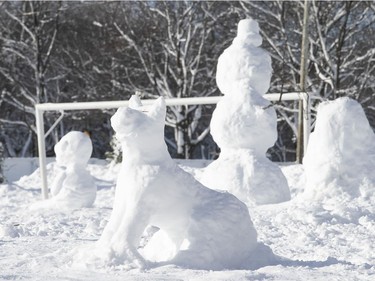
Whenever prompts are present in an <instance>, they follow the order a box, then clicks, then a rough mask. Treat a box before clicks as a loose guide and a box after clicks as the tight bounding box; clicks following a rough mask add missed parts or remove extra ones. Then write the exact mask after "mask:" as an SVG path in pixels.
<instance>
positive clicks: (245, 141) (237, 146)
mask: <svg viewBox="0 0 375 281" xmlns="http://www.w3.org/2000/svg"><path fill="white" fill-rule="evenodd" d="M261 43H262V38H261V36H260V35H259V26H258V23H257V22H256V21H254V20H252V19H245V20H241V21H240V22H239V24H238V30H237V37H236V38H235V39H234V40H233V42H232V45H231V46H229V48H227V49H226V50H225V51H224V52H223V54H222V55H221V56H220V57H219V60H218V65H217V73H216V83H217V85H218V87H219V89H220V91H221V92H222V93H223V94H224V97H223V98H222V99H221V100H220V101H219V103H218V104H217V107H216V109H215V111H214V113H213V115H212V120H211V134H212V136H213V139H214V140H215V142H216V143H217V144H218V146H219V147H220V148H221V154H220V156H219V158H218V159H217V160H216V161H214V162H212V163H211V164H210V165H209V166H208V167H207V168H205V169H204V172H203V175H202V178H201V181H202V183H203V184H204V185H206V186H208V187H211V188H215V189H222V190H227V191H229V192H231V193H233V194H234V195H235V196H237V197H238V198H239V199H240V200H242V201H243V202H245V203H246V204H247V205H248V206H253V205H260V204H272V203H279V202H283V201H287V200H289V199H290V191H289V187H288V184H287V181H286V178H285V176H284V175H283V173H282V172H281V170H280V168H279V167H278V166H277V165H276V164H274V163H273V162H271V161H270V160H269V159H268V158H267V157H266V152H267V149H268V148H270V147H272V146H273V145H274V143H275V142H276V140H277V120H276V112H275V110H274V108H273V107H270V106H269V105H270V102H269V101H268V100H266V99H265V98H264V97H263V95H264V94H265V93H266V91H267V89H268V88H269V86H270V80H271V74H272V67H271V58H270V56H269V55H268V53H267V52H265V51H264V50H263V49H261V48H259V46H260V45H261Z"/></svg>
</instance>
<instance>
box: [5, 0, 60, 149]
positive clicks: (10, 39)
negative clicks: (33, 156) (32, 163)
mask: <svg viewBox="0 0 375 281" xmlns="http://www.w3.org/2000/svg"><path fill="white" fill-rule="evenodd" d="M60 7H61V4H60V3H59V2H42V1H24V2H5V3H3V5H2V9H1V23H0V29H1V33H0V42H1V43H0V44H1V50H0V57H1V61H2V63H1V65H0V76H1V79H3V80H4V81H3V83H2V84H3V85H2V92H1V96H2V101H3V104H2V106H4V108H6V109H5V110H4V111H2V112H3V114H2V115H3V116H1V119H0V120H1V122H2V123H5V124H6V125H7V127H9V128H13V130H11V129H10V131H9V133H8V135H7V136H4V138H5V140H6V141H5V143H6V146H7V151H8V153H9V154H10V156H16V155H17V156H27V155H29V153H30V146H31V144H32V138H33V137H34V134H35V125H34V114H35V112H34V105H35V104H36V103H39V102H48V101H53V100H54V95H53V94H52V93H51V91H50V87H53V85H54V83H55V81H56V79H58V74H57V73H55V72H54V71H53V69H52V68H51V67H50V66H51V64H52V63H53V62H51V56H52V53H53V50H54V48H55V43H56V36H57V33H58V28H59V13H60ZM20 126H21V127H22V129H21V130H19V128H20ZM20 131H21V132H20ZM19 133H21V134H26V135H27V137H26V138H24V137H22V138H21V139H22V140H23V143H22V146H21V149H20V148H19V147H13V146H14V143H13V141H7V139H9V138H12V139H14V136H10V134H19ZM3 134H4V133H3ZM16 150H18V151H16Z"/></svg>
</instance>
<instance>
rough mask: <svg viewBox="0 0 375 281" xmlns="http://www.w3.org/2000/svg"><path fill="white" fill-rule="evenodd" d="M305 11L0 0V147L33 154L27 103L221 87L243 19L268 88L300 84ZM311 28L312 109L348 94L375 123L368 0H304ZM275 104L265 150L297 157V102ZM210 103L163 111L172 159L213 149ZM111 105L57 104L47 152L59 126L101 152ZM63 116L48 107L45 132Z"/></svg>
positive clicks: (275, 4)
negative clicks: (256, 35)
mask: <svg viewBox="0 0 375 281" xmlns="http://www.w3.org/2000/svg"><path fill="white" fill-rule="evenodd" d="M303 8H304V3H303V1H149V2H147V1H53V2H52V1H0V95H1V99H0V153H3V156H4V157H33V156H37V143H36V127H35V109H34V105H35V104H36V103H45V102H52V103H58V102H83V101H105V100H126V99H128V98H129V97H130V96H131V95H132V94H134V93H139V94H140V95H141V96H142V98H155V97H157V96H165V97H177V98H178V97H194V96H213V95H220V92H219V91H218V89H217V87H216V83H215V72H216V63H217V59H218V57H219V55H220V54H221V53H222V52H223V50H224V49H225V48H227V47H228V46H229V45H230V44H231V41H232V40H233V38H234V37H235V35H236V27H237V23H238V21H239V20H240V19H243V18H247V17H252V18H254V19H255V20H257V21H258V22H259V25H260V28H261V30H262V37H263V48H264V49H266V50H267V51H268V52H269V53H270V54H271V56H272V61H273V69H274V73H273V77H272V85H271V88H270V89H269V92H274V93H275V92H276V93H279V92H288V91H299V90H300V89H299V86H298V85H299V69H300V58H301V41H302V22H303ZM308 34H309V37H308V41H309V52H308V66H307V67H308V72H307V91H308V93H309V94H310V96H311V97H314V100H313V101H314V103H313V113H314V112H315V111H314V107H315V106H316V104H317V103H319V101H321V100H326V99H335V98H337V97H341V96H349V97H351V98H353V99H355V100H357V101H359V102H360V103H361V104H362V106H363V107H364V109H365V111H366V114H367V117H368V119H369V121H370V124H371V126H372V127H373V128H374V127H375V48H374V42H375V2H374V1H336V2H335V1H309V30H308ZM274 106H275V108H276V110H277V112H278V117H279V123H278V124H279V125H278V127H279V128H278V129H279V139H278V141H277V143H276V145H275V147H274V148H272V149H270V151H269V153H270V157H271V158H272V159H273V160H275V161H288V160H294V159H295V150H296V144H295V136H296V135H297V123H298V119H297V111H298V103H296V102H278V103H276V104H274ZM213 109H214V106H190V107H185V106H176V107H170V108H169V110H168V114H167V125H168V126H167V129H166V142H167V144H168V146H169V149H170V152H171V154H172V156H173V157H175V158H208V159H209V158H213V157H215V155H216V154H217V148H216V146H215V144H214V142H213V141H212V138H211V137H210V134H209V122H210V117H211V112H212V110H213ZM113 113H114V110H90V111H66V112H64V118H63V119H62V122H60V123H59V125H58V126H57V127H56V128H55V129H54V130H53V131H52V133H51V134H50V135H49V136H48V137H47V139H46V143H47V155H49V156H52V155H54V153H53V146H54V145H55V143H56V142H57V141H58V140H59V139H60V138H61V137H62V136H63V135H64V134H66V133H67V132H69V131H71V130H83V129H86V130H89V131H90V132H91V136H92V140H93V145H94V153H93V157H98V158H105V157H107V156H106V155H107V153H108V152H109V151H111V150H112V147H111V140H112V134H113V131H112V129H111V126H110V122H109V119H110V117H111V116H112V114H113ZM60 114H61V113H60V112H52V111H51V112H46V113H45V115H44V116H45V124H46V126H47V129H48V128H49V127H50V126H51V125H52V124H53V123H54V122H55V120H56V119H57V118H58V117H59V116H60ZM338 114H339V113H338ZM313 118H314V116H313ZM313 125H314V123H313ZM1 146H2V147H1ZM1 150H3V152H1Z"/></svg>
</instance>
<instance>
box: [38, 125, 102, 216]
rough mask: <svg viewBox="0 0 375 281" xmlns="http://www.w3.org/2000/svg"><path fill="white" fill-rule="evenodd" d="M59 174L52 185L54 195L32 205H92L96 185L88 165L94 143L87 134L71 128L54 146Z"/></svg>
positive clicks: (53, 207) (79, 206)
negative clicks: (87, 167)
mask: <svg viewBox="0 0 375 281" xmlns="http://www.w3.org/2000/svg"><path fill="white" fill-rule="evenodd" d="M54 150H55V153H56V165H57V167H56V170H57V172H56V176H55V178H54V181H53V182H52V184H51V189H50V192H51V195H52V198H50V199H48V200H45V201H42V202H39V203H38V204H35V205H33V206H32V208H33V209H38V208H51V209H63V210H64V209H65V210H66V209H70V210H71V209H79V208H83V207H91V206H92V205H93V203H94V201H95V198H96V190H97V188H96V185H95V182H94V179H93V177H92V176H91V174H90V173H89V172H88V171H87V169H86V166H87V163H88V161H89V159H90V157H91V153H92V143H91V139H90V137H89V136H88V135H87V134H86V133H82V132H78V131H72V132H69V133H68V134H66V135H65V136H63V137H62V138H61V140H60V141H59V142H58V143H57V144H56V145H55V147H54Z"/></svg>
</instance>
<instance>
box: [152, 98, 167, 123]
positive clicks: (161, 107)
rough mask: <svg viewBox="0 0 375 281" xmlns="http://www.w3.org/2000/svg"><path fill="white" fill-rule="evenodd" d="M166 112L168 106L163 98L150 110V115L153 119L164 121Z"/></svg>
mask: <svg viewBox="0 0 375 281" xmlns="http://www.w3.org/2000/svg"><path fill="white" fill-rule="evenodd" d="M166 110H167V106H166V104H165V100H164V98H163V97H160V98H158V99H157V100H156V101H155V102H154V104H153V105H152V107H151V108H150V111H149V113H148V115H149V116H150V117H152V118H155V119H158V120H163V121H164V120H165V114H166Z"/></svg>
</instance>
